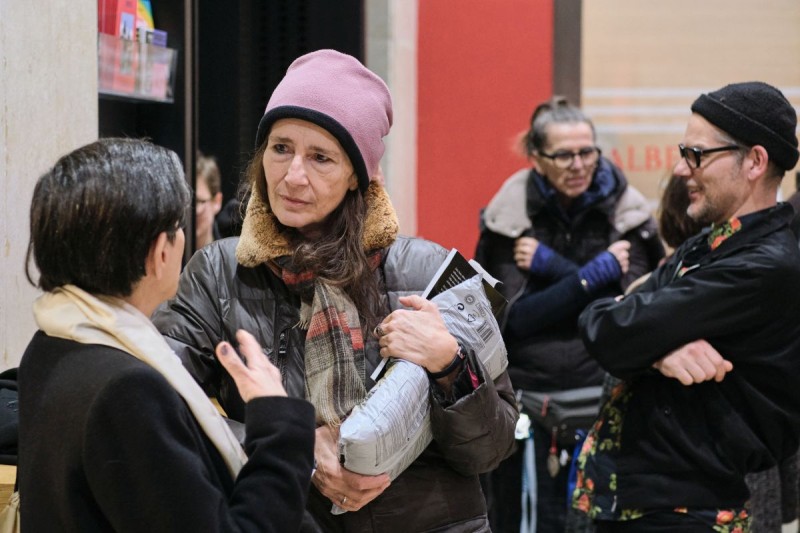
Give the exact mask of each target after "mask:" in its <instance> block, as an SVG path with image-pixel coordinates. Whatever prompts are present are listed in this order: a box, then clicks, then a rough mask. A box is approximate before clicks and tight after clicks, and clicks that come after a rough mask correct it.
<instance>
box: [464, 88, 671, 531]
mask: <svg viewBox="0 0 800 533" xmlns="http://www.w3.org/2000/svg"><path fill="white" fill-rule="evenodd" d="M521 144H522V148H523V152H524V155H525V156H526V158H527V159H528V160H529V161H530V166H529V167H527V168H523V169H521V170H519V171H517V172H516V173H514V174H513V175H512V176H511V177H509V178H508V179H507V180H506V181H505V182H504V183H503V185H502V186H501V187H500V190H499V191H498V192H497V193H496V194H495V196H494V197H493V198H492V200H491V201H490V203H489V205H488V206H487V207H486V209H485V210H484V212H483V214H482V218H481V226H482V231H481V235H480V241H479V243H478V247H477V250H476V252H475V259H477V260H478V261H479V262H480V263H481V264H482V265H483V266H484V267H485V268H486V270H488V271H489V273H490V274H492V275H493V276H495V277H496V278H498V279H500V281H502V282H503V286H502V288H501V291H502V292H503V294H504V295H505V296H506V298H508V299H509V306H508V308H507V309H508V316H507V317H506V320H505V322H504V323H503V324H501V326H502V327H503V334H504V339H505V341H506V346H507V347H508V355H509V371H508V372H509V375H510V376H511V381H512V383H513V385H514V388H515V389H517V391H518V392H519V390H523V391H525V392H526V394H522V400H523V409H524V412H525V413H526V415H528V416H530V418H531V419H532V436H530V433H531V432H529V431H527V428H520V429H521V431H520V437H521V438H523V439H524V440H523V441H522V442H521V444H523V446H520V451H519V452H518V453H516V454H514V455H513V456H512V457H511V458H509V459H508V460H507V461H505V462H504V463H503V464H501V465H500V467H499V468H498V469H497V470H496V471H495V472H493V473H492V475H491V477H490V480H491V481H490V486H491V487H490V491H489V493H490V500H491V501H492V502H493V503H492V508H491V515H492V528H493V530H494V531H495V532H511V531H513V532H515V533H516V532H518V531H520V524H521V523H526V524H530V525H531V526H532V528H535V530H536V531H537V532H538V533H562V532H563V531H564V527H565V515H566V509H567V505H566V498H567V477H568V476H567V473H568V471H569V461H570V458H571V457H572V452H573V450H574V448H575V443H576V430H579V429H588V427H589V425H591V421H592V417H593V415H595V414H596V413H597V408H598V407H599V405H598V402H599V396H600V390H601V387H600V384H601V383H602V381H603V370H602V369H601V368H600V366H599V365H598V364H597V363H596V362H594V361H593V360H592V359H591V357H589V354H588V353H587V352H586V349H585V348H584V347H583V343H582V342H581V339H580V337H579V335H578V328H577V324H578V315H579V313H580V312H581V310H583V308H584V307H585V306H586V305H587V304H589V303H590V302H591V301H593V300H595V299H596V298H599V297H601V296H604V295H616V294H621V293H622V291H623V290H624V289H625V288H626V287H627V286H628V284H630V283H631V282H632V281H633V280H635V279H637V278H638V277H639V276H641V275H642V274H644V273H646V272H649V271H651V270H652V269H653V268H655V267H656V265H657V264H658V260H659V259H660V258H661V257H663V255H664V251H663V247H662V245H661V243H660V241H659V239H658V235H657V232H656V224H655V221H654V220H653V218H652V217H651V216H650V207H649V205H648V203H647V201H646V200H645V198H644V197H643V196H642V195H641V193H639V192H638V191H636V190H635V189H634V188H633V187H631V186H630V185H628V181H627V179H626V178H625V176H624V175H623V173H622V171H621V170H620V169H618V168H617V167H616V166H614V164H612V163H611V161H609V160H608V159H606V158H604V157H603V156H602V152H601V150H600V148H599V147H598V146H597V139H596V135H595V130H594V125H593V124H592V122H591V120H589V118H588V117H587V116H586V115H585V114H584V113H583V111H582V110H581V109H580V108H578V107H576V106H574V105H571V104H570V103H569V102H567V101H566V100H565V99H564V98H562V97H557V96H556V97H553V98H551V99H550V100H548V101H546V102H543V103H541V104H540V105H538V106H537V107H536V109H535V110H534V112H533V115H532V116H531V119H530V122H529V130H528V131H527V132H526V133H525V135H524V137H523V140H522V143H521ZM559 393H563V394H562V398H563V397H564V396H567V395H572V396H573V397H584V398H586V397H588V398H594V400H595V407H594V411H592V409H591V404H589V409H588V413H589V415H588V418H587V416H586V414H584V415H583V416H581V417H578V418H577V419H573V420H567V421H559V420H556V421H553V420H552V419H551V418H550V416H549V415H547V413H548V406H549V407H550V411H549V412H558V411H559V410H563V409H564V408H565V407H567V404H566V403H563V404H559V403H558V399H557V398H556V396H558V395H559ZM533 395H538V399H539V400H541V401H542V402H543V405H541V406H538V407H536V406H534V405H533V403H535V402H531V403H530V404H529V407H528V408H527V409H525V404H526V398H533ZM523 449H524V450H527V453H526V452H523V451H522V450H523ZM523 468H525V469H526V472H527V473H528V476H529V477H528V478H527V482H526V483H523V473H522V472H523ZM523 487H525V492H524V494H523V496H524V500H523V502H524V503H523V505H521V504H520V500H521V498H520V494H521V493H523ZM495 504H496V505H495ZM531 530H533V529H531ZM525 531H528V529H525Z"/></svg>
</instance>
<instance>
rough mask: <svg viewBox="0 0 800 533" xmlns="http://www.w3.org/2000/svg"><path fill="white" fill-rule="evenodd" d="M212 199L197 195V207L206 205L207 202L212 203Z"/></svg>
mask: <svg viewBox="0 0 800 533" xmlns="http://www.w3.org/2000/svg"><path fill="white" fill-rule="evenodd" d="M211 200H212V198H200V197H199V196H196V197H195V199H194V203H195V205H197V207H204V206H205V205H206V204H209V203H211Z"/></svg>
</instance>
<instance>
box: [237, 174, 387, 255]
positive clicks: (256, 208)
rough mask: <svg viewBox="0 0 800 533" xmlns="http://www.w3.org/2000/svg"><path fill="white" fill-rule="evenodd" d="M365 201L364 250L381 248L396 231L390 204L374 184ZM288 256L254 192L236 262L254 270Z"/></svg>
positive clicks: (266, 209)
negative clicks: (272, 260) (262, 264)
mask: <svg viewBox="0 0 800 533" xmlns="http://www.w3.org/2000/svg"><path fill="white" fill-rule="evenodd" d="M365 200H366V202H367V216H366V221H365V223H364V238H363V239H362V242H363V245H364V249H365V250H374V249H377V248H385V247H386V246H389V245H390V244H392V243H393V242H394V241H395V239H396V238H397V232H398V229H399V224H398V222H397V214H396V213H395V211H394V207H393V206H392V201H391V200H390V199H389V195H388V194H387V193H386V190H385V189H384V188H383V186H382V185H380V184H379V183H377V182H374V181H373V182H372V183H370V184H369V188H368V189H367V192H366V193H365ZM290 253H291V249H290V248H289V243H288V241H287V240H286V237H285V236H284V235H283V234H282V233H281V232H280V230H279V229H278V224H277V219H276V218H275V215H274V214H273V213H272V210H271V209H270V208H269V206H268V205H267V204H266V203H264V201H263V200H262V199H261V197H260V196H259V195H258V193H257V192H256V191H255V189H254V190H253V194H251V195H250V201H249V202H248V204H247V211H246V213H245V216H244V222H243V224H242V235H241V237H240V238H239V244H238V245H237V247H236V259H237V260H238V261H239V264H241V265H242V266H246V267H254V266H257V265H260V264H261V263H265V262H267V261H269V260H271V259H275V258H276V257H281V256H284V255H289V254H290Z"/></svg>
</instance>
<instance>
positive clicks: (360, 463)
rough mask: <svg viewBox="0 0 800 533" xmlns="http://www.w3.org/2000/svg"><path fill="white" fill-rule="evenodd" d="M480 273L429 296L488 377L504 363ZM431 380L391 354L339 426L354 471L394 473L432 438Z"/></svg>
mask: <svg viewBox="0 0 800 533" xmlns="http://www.w3.org/2000/svg"><path fill="white" fill-rule="evenodd" d="M482 280H483V278H482V276H481V275H480V274H476V275H475V276H473V277H471V278H469V279H467V280H466V281H463V282H462V283H459V284H458V285H455V286H453V287H450V288H448V289H446V290H443V291H442V292H439V293H438V294H437V295H436V296H434V297H432V298H431V301H433V302H435V303H436V304H437V305H438V307H439V312H440V313H441V315H442V319H443V320H444V323H445V325H446V326H447V329H448V331H450V333H451V334H452V335H453V336H454V337H456V339H458V341H459V343H460V344H462V345H463V346H468V347H469V348H470V349H472V350H474V351H475V354H476V356H477V357H478V359H479V360H480V361H481V362H482V363H483V365H484V367H485V368H486V370H487V372H488V374H489V375H490V376H491V378H492V379H494V378H496V377H497V376H499V375H500V374H501V373H502V372H503V371H504V370H505V368H506V366H508V354H507V352H506V348H505V344H504V343H503V340H502V337H501V335H500V327H499V326H498V324H497V320H496V319H495V316H494V314H493V312H492V307H491V305H490V303H489V299H488V298H487V296H486V294H485V292H484V287H483V281H482ZM432 439H433V434H432V431H431V427H430V398H429V382H428V376H427V374H426V372H425V369H423V368H422V367H420V366H418V365H416V364H414V363H410V362H408V361H403V360H399V359H397V360H390V362H389V363H388V365H387V370H386V372H385V373H384V375H383V377H382V378H381V379H379V380H378V382H377V383H376V384H375V386H374V387H373V388H372V389H371V390H370V391H369V393H368V394H367V397H366V398H365V399H364V401H363V402H362V403H361V404H359V405H357V406H356V407H355V408H353V411H352V412H351V413H350V416H348V417H347V419H346V420H345V421H344V423H343V424H342V426H341V427H340V432H339V459H340V461H341V463H342V465H343V466H344V467H345V468H347V469H348V470H350V471H352V472H356V473H359V474H365V475H377V474H382V473H388V474H389V477H390V478H391V479H395V478H396V477H397V476H398V475H400V473H401V472H403V470H405V469H406V467H408V466H409V465H410V464H411V463H412V462H413V461H414V460H415V459H416V458H417V457H418V456H419V455H420V454H421V453H422V451H423V450H424V449H425V448H426V447H427V446H428V444H430V442H431V440H432Z"/></svg>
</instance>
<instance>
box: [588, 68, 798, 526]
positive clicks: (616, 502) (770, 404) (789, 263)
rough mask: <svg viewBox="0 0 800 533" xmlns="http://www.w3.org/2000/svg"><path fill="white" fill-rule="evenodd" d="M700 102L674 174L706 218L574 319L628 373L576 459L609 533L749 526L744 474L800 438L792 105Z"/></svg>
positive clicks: (745, 96)
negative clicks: (645, 270) (637, 276)
mask: <svg viewBox="0 0 800 533" xmlns="http://www.w3.org/2000/svg"><path fill="white" fill-rule="evenodd" d="M691 109H692V112H693V114H692V116H691V118H690V119H689V123H688V125H687V127H686V132H685V134H684V138H683V142H682V143H681V144H679V150H680V154H681V159H680V160H679V161H678V164H677V165H676V166H675V169H674V173H675V174H676V175H679V176H682V177H683V178H684V179H685V180H686V184H687V187H688V189H689V196H690V204H689V208H688V209H687V214H688V215H689V216H690V217H692V218H693V219H695V220H696V221H699V222H702V223H703V224H707V225H709V227H708V228H706V229H705V230H703V231H702V232H701V233H700V234H698V235H697V236H695V237H693V238H691V239H689V240H688V241H687V242H686V243H685V244H683V245H682V246H681V247H680V248H678V250H676V252H675V254H674V255H673V256H672V257H671V258H670V260H669V261H668V262H667V263H666V264H664V265H663V266H662V267H660V268H659V269H657V270H656V271H655V272H654V273H653V275H652V276H651V277H650V279H649V280H648V281H647V282H646V283H645V284H644V285H642V287H641V288H640V289H639V290H638V291H636V292H634V293H632V294H629V295H627V296H625V297H620V298H606V299H602V300H597V301H595V302H594V303H593V304H591V305H590V306H589V307H587V308H586V310H585V311H584V312H583V313H582V314H581V317H580V330H581V335H582V338H583V340H584V342H585V343H586V347H587V349H588V351H589V353H590V355H592V356H593V357H594V358H596V359H597V361H598V362H599V363H600V364H601V366H603V367H604V368H605V369H606V370H608V371H609V372H610V373H611V374H613V375H614V376H617V377H619V378H622V379H623V380H624V382H623V383H622V384H621V385H620V386H619V387H618V388H617V389H615V391H614V393H613V394H612V398H611V400H609V402H608V403H607V404H606V405H605V406H604V407H603V409H602V411H601V414H600V416H599V418H598V420H597V422H596V423H595V425H594V427H593V428H592V430H591V432H590V434H589V436H588V438H587V440H586V443H585V444H584V446H583V448H582V451H581V455H580V457H579V460H578V464H579V468H580V470H579V474H578V482H577V488H576V490H575V492H574V494H573V505H574V506H575V507H576V508H578V509H580V510H582V511H584V512H586V513H587V514H589V516H591V517H592V518H594V520H595V522H596V524H597V528H598V531H599V532H601V533H602V532H604V531H614V532H617V531H623V532H624V531H636V532H661V531H671V532H672V531H689V532H694V531H698V532H699V531H742V532H746V531H749V528H750V526H751V518H750V515H749V512H748V509H747V506H746V502H747V500H748V497H749V494H748V490H747V486H746V484H745V481H744V476H745V474H747V473H748V472H755V471H760V470H764V469H766V468H769V467H771V466H774V465H775V464H776V463H778V462H779V461H781V460H782V459H783V458H785V457H787V456H789V455H791V454H792V453H794V452H795V451H796V450H797V447H798V438H799V435H798V434H799V433H800V395H798V394H797V384H798V383H800V251H798V247H797V241H796V239H795V237H794V236H793V235H792V232H791V231H790V229H789V223H790V221H791V219H792V216H793V209H792V208H791V206H789V205H788V204H783V203H781V204H778V203H777V202H776V198H777V194H778V188H779V185H780V182H781V178H782V177H783V175H784V174H785V173H786V171H788V170H790V169H792V168H793V167H794V166H795V165H796V164H797V161H798V155H800V154H798V141H797V136H796V128H797V114H796V113H795V110H794V108H793V107H792V105H791V104H790V103H789V102H788V100H787V99H786V98H785V97H784V95H783V94H782V93H781V92H780V91H779V90H778V89H776V88H775V87H772V86H770V85H768V84H766V83H761V82H747V83H735V84H731V85H727V86H725V87H723V88H722V89H719V90H718V91H714V92H711V93H708V94H703V95H701V96H700V97H699V98H698V99H697V100H695V102H694V103H693V104H692V108H691ZM737 528H738V529H737Z"/></svg>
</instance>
